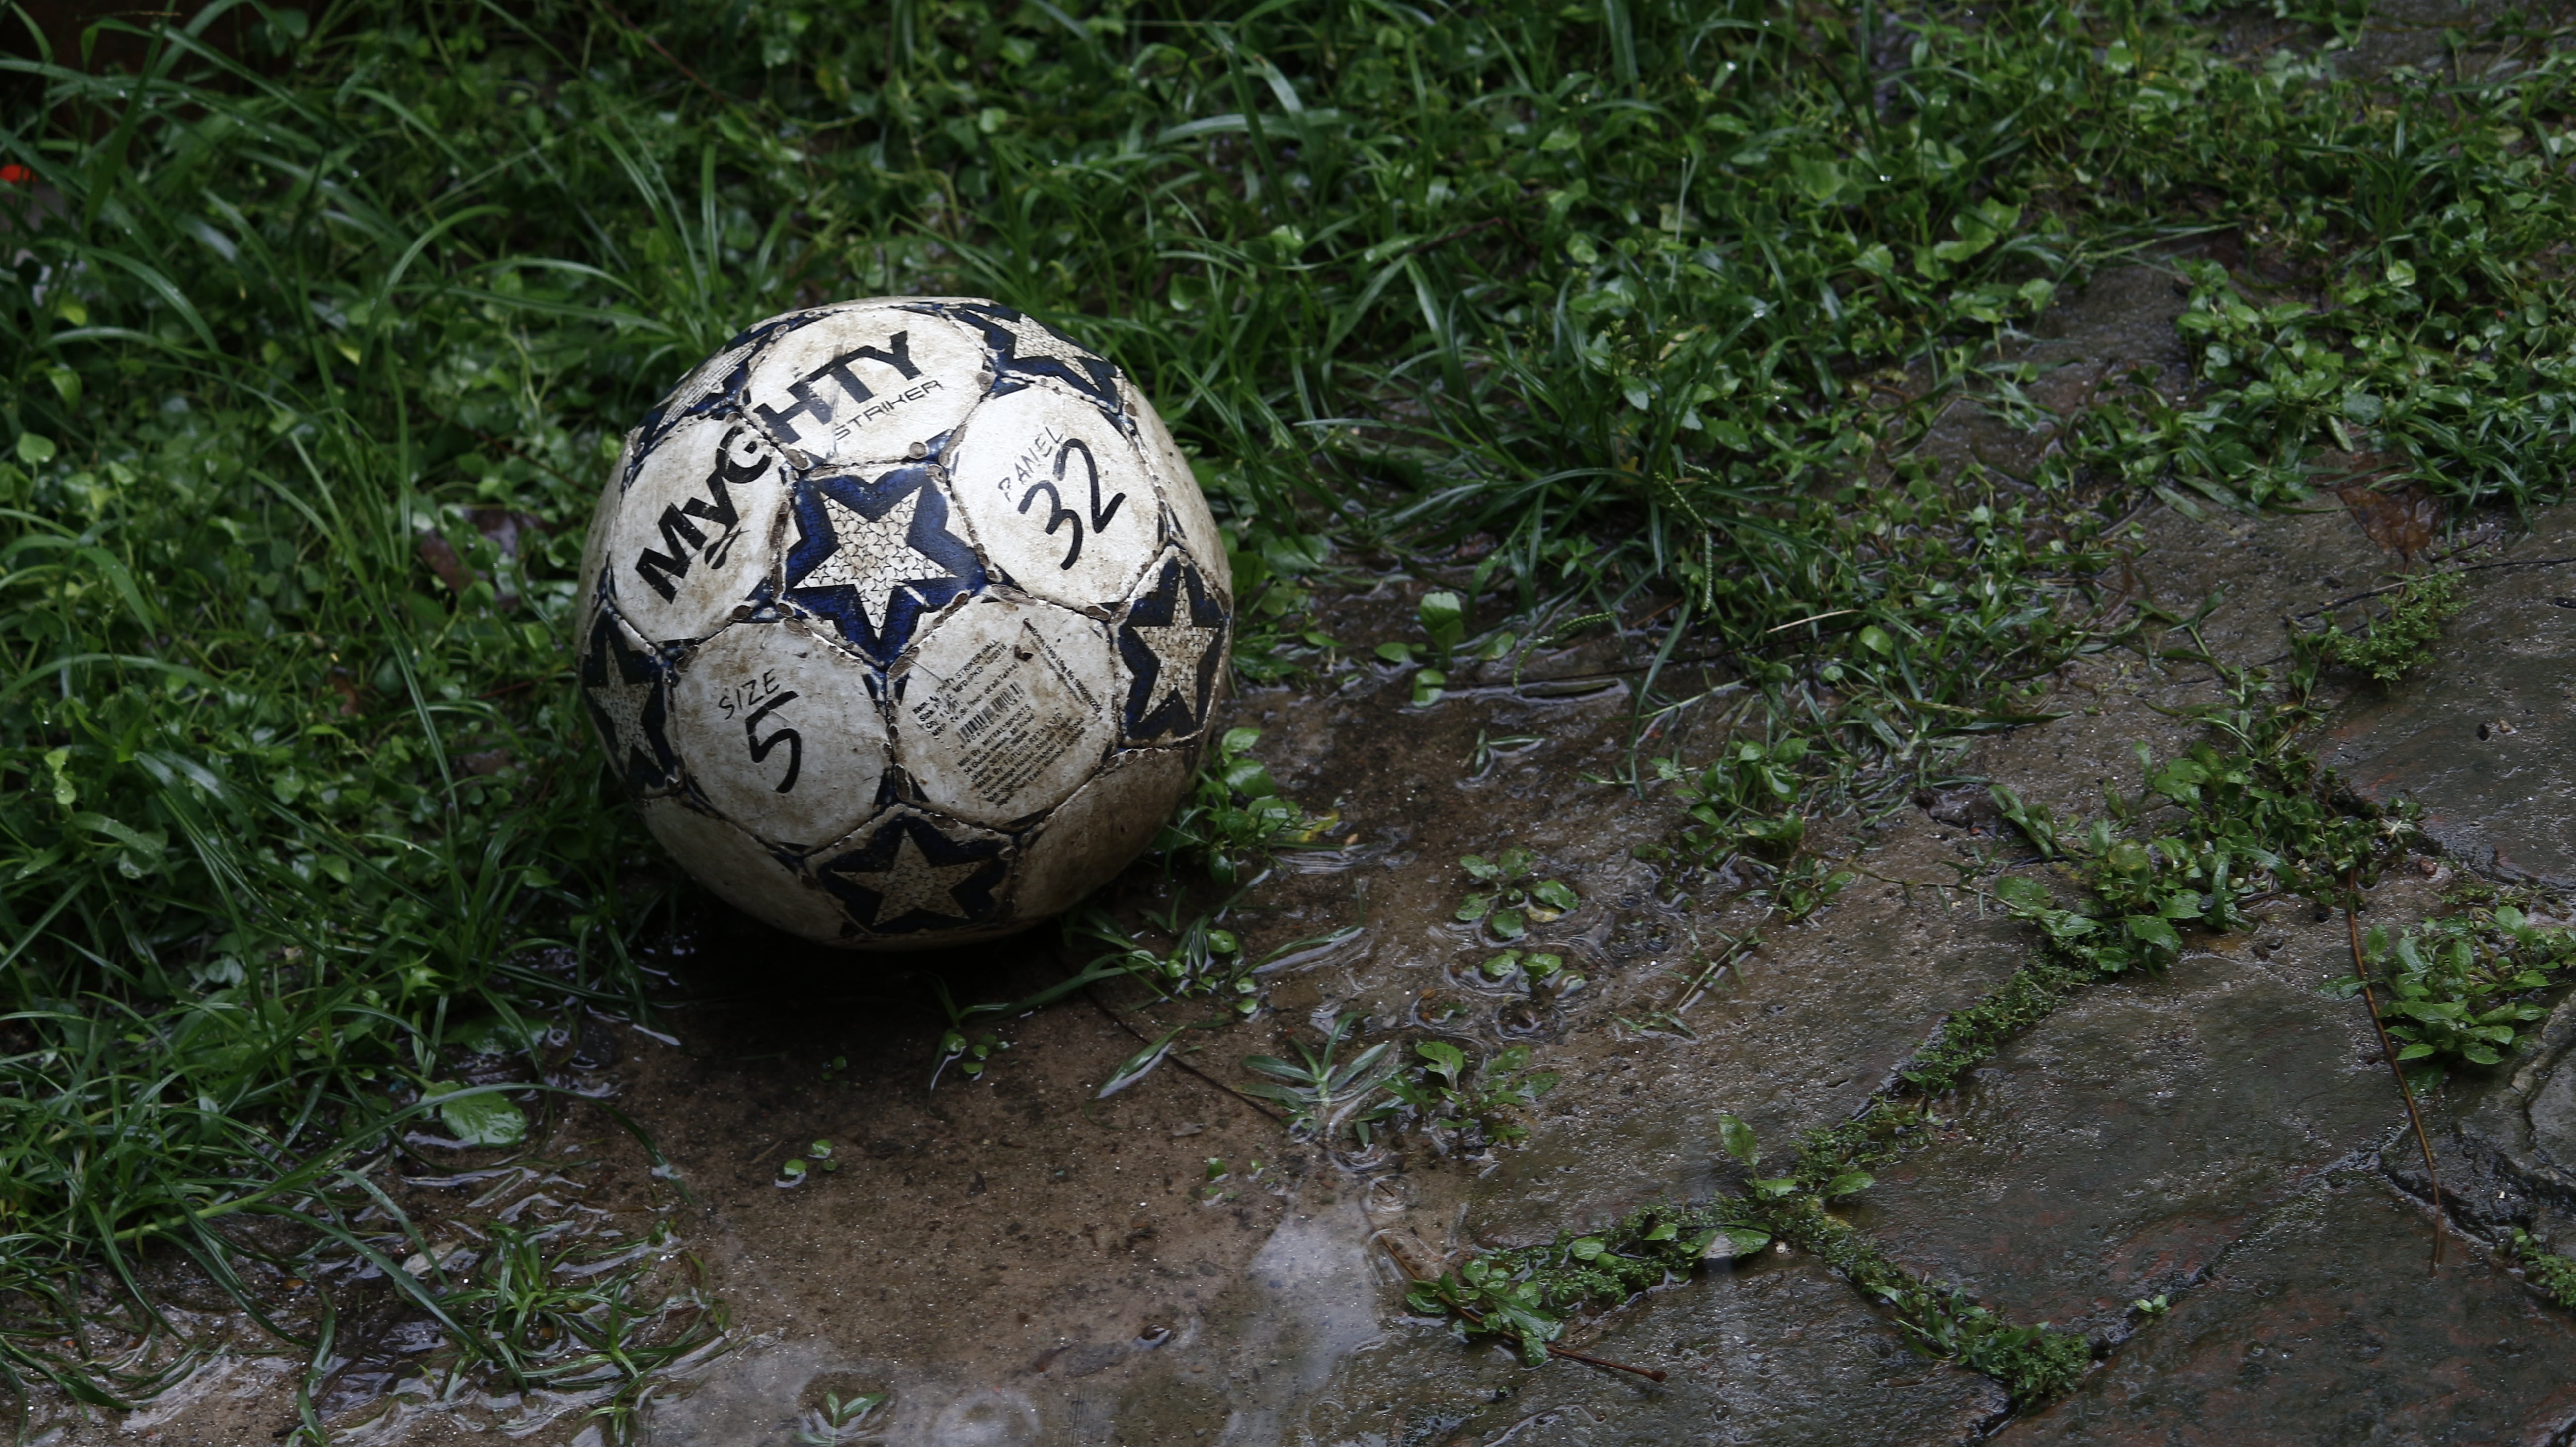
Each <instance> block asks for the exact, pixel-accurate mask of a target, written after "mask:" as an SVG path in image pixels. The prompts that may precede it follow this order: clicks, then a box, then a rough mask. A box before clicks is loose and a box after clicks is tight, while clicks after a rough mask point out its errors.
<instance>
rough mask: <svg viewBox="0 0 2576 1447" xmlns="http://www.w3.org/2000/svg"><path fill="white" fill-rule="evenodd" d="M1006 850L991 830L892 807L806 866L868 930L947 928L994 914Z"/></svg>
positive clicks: (880, 932) (894, 931) (997, 912)
mask: <svg viewBox="0 0 2576 1447" xmlns="http://www.w3.org/2000/svg"><path fill="white" fill-rule="evenodd" d="M1009 850H1010V841H1009V840H1007V839H1004V838H1003V837H1002V836H1000V835H998V834H987V833H985V832H984V831H982V830H980V829H961V828H959V827H958V826H956V825H954V824H950V823H947V822H945V821H940V820H934V819H931V818H928V817H925V816H923V815H920V814H916V813H913V812H912V811H910V810H899V811H897V812H895V813H892V814H889V815H887V816H886V817H885V818H884V819H883V820H881V821H879V822H878V823H875V824H872V825H870V826H868V827H867V828H866V829H864V830H861V831H860V832H859V833H858V834H855V835H853V836H851V837H850V838H849V839H848V840H845V841H843V845H842V846H836V847H835V848H834V849H833V850H832V851H831V857H829V858H827V859H825V860H823V861H822V862H821V863H820V864H818V865H816V866H815V870H814V873H815V877H816V878H818V879H820V880H821V881H822V882H823V887H824V888H825V889H828V890H830V891H831V892H832V893H833V894H834V895H836V896H838V897H839V898H840V900H841V901H842V904H843V906H844V907H845V908H846V909H847V910H848V912H849V917H850V921H851V923H853V924H855V925H857V926H858V928H859V929H861V930H863V931H865V932H867V933H869V934H873V935H902V934H911V933H918V932H921V931H928V930H955V929H958V928H960V927H965V926H973V925H978V924H983V923H987V922H990V921H992V920H994V919H996V918H998V917H999V916H1000V914H1001V903H1000V901H999V899H998V898H997V897H996V896H997V891H998V889H999V887H1000V885H1001V883H1002V881H1003V879H1004V878H1005V877H1007V876H1008V874H1009V873H1010V859H1009Z"/></svg>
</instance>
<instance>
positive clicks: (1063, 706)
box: [894, 594, 1118, 825]
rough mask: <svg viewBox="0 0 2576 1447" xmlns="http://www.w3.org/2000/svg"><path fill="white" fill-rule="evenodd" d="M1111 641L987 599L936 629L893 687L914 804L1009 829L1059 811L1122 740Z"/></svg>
mask: <svg viewBox="0 0 2576 1447" xmlns="http://www.w3.org/2000/svg"><path fill="white" fill-rule="evenodd" d="M1114 677H1115V666H1114V665H1113V664H1112V663H1111V661H1110V653H1109V635H1108V631H1107V630H1106V629H1105V628H1103V627H1102V626H1101V625H1100V624H1098V623H1096V622H1094V621H1092V620H1091V619H1089V618H1085V617H1083V616H1081V615H1080V614H1078V613H1073V612H1069V611H1067V610H1065V609H1063V608H1058V607H1056V606H1054V605H1053V604H1049V603H1040V602H1035V601H1031V600H1023V599H1013V598H1006V597H1003V596H1000V595H990V594H988V595H986V596H985V597H982V598H978V599H976V600H975V601H973V602H971V603H968V604H967V605H966V606H964V607H963V608H960V609H958V610H957V611H956V612H955V613H953V614H951V615H949V616H948V617H947V618H945V619H943V620H942V621H941V622H940V623H939V625H938V626H937V627H936V628H934V629H932V630H931V633H930V636H929V638H928V639H926V640H925V641H923V642H922V643H921V644H920V645H919V650H918V652H916V653H915V654H914V656H913V659H912V664H911V667H910V668H909V669H908V670H906V671H905V672H904V673H902V674H901V675H900V676H899V677H898V678H897V680H896V683H895V708H894V713H895V726H894V733H895V760H896V762H898V763H900V764H902V765H903V767H904V769H905V770H906V771H907V772H909V773H910V774H911V776H912V779H913V782H914V785H915V787H916V788H917V789H918V790H919V791H920V795H921V797H923V798H925V799H932V800H937V801H938V805H939V807H940V809H941V810H942V811H944V812H947V813H952V814H955V815H957V816H958V817H959V818H963V819H968V820H972V821H974V822H976V823H979V824H991V825H1007V824H1011V823H1013V822H1015V821H1017V820H1021V819H1026V818H1028V817H1030V816H1032V815H1035V814H1039V813H1042V812H1044V811H1046V810H1048V809H1052V808H1054V807H1055V806H1056V805H1058V804H1060V803H1062V802H1064V799H1065V797H1066V796H1067V795H1069V794H1071V793H1072V792H1073V791H1074V790H1075V789H1077V788H1080V787H1081V786H1082V782H1083V781H1084V780H1085V779H1087V778H1089V777H1090V776H1091V774H1092V772H1093V771H1094V770H1096V769H1097V768H1099V766H1100V761H1101V759H1102V757H1103V756H1104V755H1106V754H1107V753H1108V751H1109V744H1110V741H1111V740H1112V739H1113V738H1115V737H1116V735H1117V732H1118V729H1117V722H1116V717H1115V714H1114V709H1115V706H1116V703H1115V698H1114V695H1113V692H1112V690H1113V689H1114V687H1115V684H1114V682H1113V680H1114Z"/></svg>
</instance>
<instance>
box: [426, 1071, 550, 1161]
mask: <svg viewBox="0 0 2576 1447" xmlns="http://www.w3.org/2000/svg"><path fill="white" fill-rule="evenodd" d="M459 1088H460V1087H458V1086H456V1085H454V1084H450V1083H444V1082H442V1083H439V1084H434V1085H431V1086H430V1087H429V1093H430V1094H432V1095H443V1094H446V1093H447V1092H449V1091H451V1090H456V1089H459ZM438 1118H439V1119H440V1120H441V1121H443V1122H445V1123H446V1126H447V1133H448V1134H449V1135H452V1136H454V1137H456V1139H458V1140H460V1141H462V1142H464V1143H465V1144H467V1145H469V1146H514V1145H517V1144H518V1143H519V1142H520V1141H522V1140H524V1139H526V1138H527V1134H528V1116H527V1112H525V1111H523V1110H521V1109H519V1107H517V1106H516V1105H513V1104H512V1103H511V1102H510V1101H509V1099H508V1098H507V1097H505V1096H503V1095H502V1094H501V1093H500V1091H499V1090H497V1089H495V1090H491V1091H489V1092H487V1093H484V1094H480V1095H469V1096H465V1097H463V1098H461V1099H457V1100H448V1101H441V1102H440V1103H439V1107H438Z"/></svg>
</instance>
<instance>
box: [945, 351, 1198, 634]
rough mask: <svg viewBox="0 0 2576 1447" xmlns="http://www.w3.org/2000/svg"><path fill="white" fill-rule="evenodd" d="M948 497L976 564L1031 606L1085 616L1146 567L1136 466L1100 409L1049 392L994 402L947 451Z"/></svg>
mask: <svg viewBox="0 0 2576 1447" xmlns="http://www.w3.org/2000/svg"><path fill="white" fill-rule="evenodd" d="M948 469H949V478H950V484H949V487H950V491H951V493H952V494H953V495H954V496H955V497H956V499H957V510H958V512H959V513H960V514H961V515H963V517H964V518H965V521H966V526H967V528H968V529H969V530H971V531H972V532H973V534H974V536H975V540H976V541H977V542H978V543H980V544H982V545H983V548H984V553H985V556H987V557H989V558H991V559H992V560H993V561H994V562H995V563H997V564H999V565H1000V567H1001V569H1002V571H1003V572H1005V573H1008V574H1009V575H1010V577H1011V580H1012V581H1013V582H1015V583H1017V584H1019V585H1020V586H1021V587H1022V588H1024V589H1026V590H1027V591H1029V592H1031V593H1034V594H1036V595H1037V596H1039V597H1041V598H1048V599H1052V600H1054V601H1055V602H1058V603H1062V604H1065V605H1066V606H1067V607H1073V608H1093V607H1098V606H1100V605H1102V604H1105V603H1111V602H1114V601H1116V600H1117V599H1119V598H1122V597H1125V596H1126V594H1127V590H1128V589H1130V588H1132V587H1134V586H1135V584H1136V579H1137V577H1138V576H1139V575H1140V574H1142V573H1143V572H1144V570H1145V565H1146V564H1147V563H1148V562H1150V561H1152V559H1153V556H1154V550H1155V548H1156V547H1157V546H1158V545H1159V544H1160V542H1161V539H1160V538H1159V537H1158V536H1157V534H1158V533H1159V531H1160V530H1161V517H1160V513H1159V509H1158V507H1157V498H1156V496H1155V489H1154V486H1153V484H1152V483H1151V482H1150V481H1148V480H1147V477H1146V474H1145V460H1144V456H1143V454H1142V453H1140V452H1138V451H1137V450H1136V445H1135V443H1133V442H1132V441H1130V440H1129V439H1128V438H1127V436H1126V434H1125V433H1123V432H1121V431H1120V430H1119V429H1118V427H1117V425H1116V424H1114V423H1112V422H1111V421H1110V420H1109V419H1108V418H1107V417H1106V416H1104V415H1103V414H1102V413H1101V411H1100V409H1099V408H1097V407H1094V406H1092V405H1091V404H1090V403H1088V402H1085V401H1082V400H1080V399H1078V398H1074V397H1068V396H1066V395H1065V394H1063V393H1061V392H1057V391H1054V390H1052V389H1049V388H1042V387H1029V388H1024V389H1022V390H1020V391H1017V392H1013V393H1010V394H1009V395H1007V396H1000V397H995V398H994V399H992V400H991V401H989V402H986V403H985V404H984V405H983V406H982V407H981V408H978V409H977V410H976V413H975V415H974V417H973V418H972V419H971V420H970V421H968V422H967V424H966V430H965V432H964V433H963V434H962V435H960V436H959V437H958V439H957V442H956V444H955V445H954V446H952V447H951V448H950V449H949V464H948Z"/></svg>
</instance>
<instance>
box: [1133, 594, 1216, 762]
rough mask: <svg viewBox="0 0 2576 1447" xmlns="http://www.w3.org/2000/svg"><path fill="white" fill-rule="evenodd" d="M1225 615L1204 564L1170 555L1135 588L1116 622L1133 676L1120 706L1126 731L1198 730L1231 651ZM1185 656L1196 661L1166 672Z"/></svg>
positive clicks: (1137, 734) (1141, 734)
mask: <svg viewBox="0 0 2576 1447" xmlns="http://www.w3.org/2000/svg"><path fill="white" fill-rule="evenodd" d="M1226 623H1227V619H1226V616H1225V607H1224V605H1222V604H1220V603H1219V602H1217V600H1216V599H1215V597H1214V596H1213V595H1211V594H1210V593H1209V592H1208V587H1207V582H1206V580H1205V579H1203V578H1201V577H1200V576H1199V573H1198V569H1196V568H1193V567H1191V566H1190V565H1189V564H1187V563H1185V562H1183V561H1182V560H1181V559H1179V558H1177V557H1166V558H1165V559H1164V560H1163V565H1162V567H1161V568H1159V569H1157V570H1156V571H1155V574H1154V582H1153V586H1152V587H1150V588H1148V589H1147V590H1146V591H1145V592H1143V593H1141V594H1139V595H1138V596H1137V598H1136V601H1135V602H1134V603H1133V604H1131V605H1130V606H1129V607H1128V609H1127V616H1126V618H1125V619H1123V620H1121V621H1120V623H1119V625H1118V656H1119V657H1120V658H1122V659H1124V660H1126V663H1127V672H1128V674H1129V676H1130V677H1131V678H1132V679H1133V680H1134V681H1133V682H1132V683H1130V684H1129V685H1128V686H1127V698H1126V702H1125V705H1124V706H1123V707H1122V708H1121V709H1120V710H1119V712H1120V714H1121V715H1123V721H1124V722H1125V724H1126V726H1127V737H1129V738H1131V739H1146V738H1156V737H1160V736H1163V735H1167V734H1190V733H1195V732H1197V731H1198V727H1199V725H1200V724H1201V723H1202V722H1203V721H1205V719H1206V718H1207V708H1208V697H1209V694H1210V693H1211V692H1212V691H1213V690H1214V689H1215V687H1216V671H1217V665H1218V662H1219V661H1220V660H1221V659H1222V658H1223V657H1224V655H1225V631H1226ZM1185 634H1187V635H1195V636H1191V637H1186V638H1184V637H1182V636H1181V635H1185ZM1180 663H1186V664H1189V665H1191V666H1192V672H1191V675H1190V676H1189V677H1186V678H1166V677H1164V673H1165V671H1166V670H1168V669H1170V668H1172V667H1174V666H1175V665H1176V664H1180Z"/></svg>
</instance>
